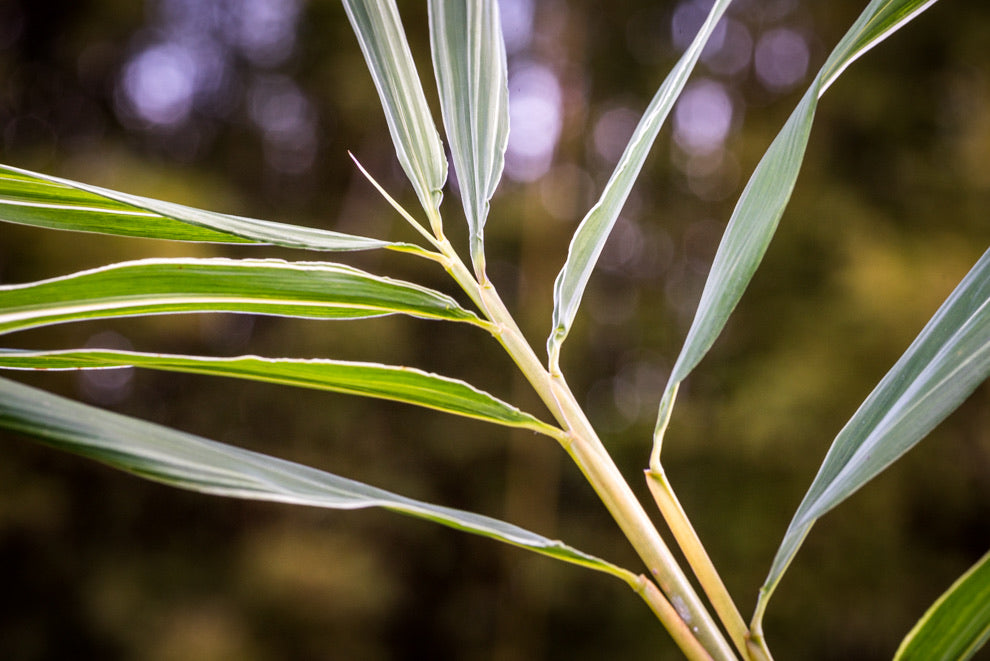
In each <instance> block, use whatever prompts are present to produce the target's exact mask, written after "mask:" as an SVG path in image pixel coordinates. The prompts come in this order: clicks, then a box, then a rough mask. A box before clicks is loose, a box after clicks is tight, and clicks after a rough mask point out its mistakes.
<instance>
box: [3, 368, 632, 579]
mask: <svg viewBox="0 0 990 661" xmlns="http://www.w3.org/2000/svg"><path fill="white" fill-rule="evenodd" d="M0 428H7V429H11V430H14V431H17V432H21V433H23V434H27V435H29V436H33V437H36V438H37V439H38V440H40V441H41V442H43V443H45V444H47V445H50V446H53V447H56V448H59V449H62V450H66V451H69V452H74V453H76V454H80V455H83V456H85V457H89V458H91V459H95V460H97V461H100V462H103V463H105V464H109V465H110V466H113V467H115V468H119V469H121V470H124V471H127V472H130V473H134V474H136V475H139V476H141V477H144V478H147V479H151V480H155V481H157V482H162V483H165V484H168V485H171V486H174V487H179V488H182V489H188V490H191V491H199V492H202V493H209V494H214V495H218V496H229V497H234V498H244V499H250V500H263V501H272V502H281V503H291V504H296V505H307V506H311V507H325V508H330V509H361V508H367V507H383V508H385V509H389V510H392V511H394V512H398V513H400V514H406V515H409V516H413V517H417V518H420V519H426V520H429V521H433V522H435V523H439V524H441V525H444V526H447V527H450V528H454V529H457V530H463V531H465V532H470V533H473V534H476V535H481V536H483V537H488V538H490V539H495V540H498V541H500V542H505V543H507V544H511V545H513V546H518V547H521V548H525V549H528V550H530V551H534V552H536V553H540V554H542V555H546V556H549V557H551V558H555V559H557V560H562V561H564V562H569V563H572V564H576V565H580V566H582V567H587V568H589V569H594V570H596V571H601V572H604V573H607V574H610V575H612V576H615V577H617V578H619V579H621V580H623V581H625V582H626V583H628V584H630V585H633V586H635V585H637V584H638V581H637V578H636V577H635V576H634V575H633V574H632V573H631V572H629V571H627V570H625V569H622V568H620V567H616V566H615V565H613V564H611V563H608V562H605V561H604V560H601V559H599V558H596V557H594V556H591V555H588V554H586V553H583V552H581V551H578V550H577V549H574V548H572V547H570V546H567V545H566V544H564V543H562V542H559V541H556V540H551V539H547V538H546V537H543V536H541V535H538V534H536V533H533V532H530V531H528V530H525V529H523V528H520V527H518V526H515V525H513V524H511V523H506V522H504V521H500V520H498V519H493V518H490V517H487V516H483V515H481V514H475V513H473V512H464V511H461V510H456V509H452V508H449V507H442V506H440V505H433V504H431V503H425V502H422V501H418V500H413V499H412V498H406V497H404V496H400V495H398V494H395V493H391V492H389V491H385V490H383V489H378V488H375V487H372V486H369V485H367V484H363V483H361V482H356V481H354V480H349V479H346V478H343V477H340V476H337V475H333V474H331V473H326V472H324V471H320V470H316V469H314V468H310V467H308V466H302V465H300V464H295V463H292V462H288V461H284V460H281V459H276V458H274V457H270V456H267V455H263V454H260V453H257V452H250V451H248V450H242V449H240V448H236V447H233V446H230V445H225V444H222V443H217V442H214V441H209V440H206V439H204V438H200V437H197V436H193V435H191V434H185V433H182V432H179V431H175V430H172V429H169V428H167V427H162V426H159V425H155V424H151V423H148V422H145V421H142V420H137V419H135V418H129V417H127V416H123V415H119V414H117V413H111V412H109V411H104V410H102V409H98V408H95V407H92V406H86V405H83V404H80V403H78V402H73V401H71V400H68V399H65V398H62V397H57V396H55V395H53V394H51V393H48V392H45V391H43V390H38V389H36V388H31V387H28V386H25V385H22V384H19V383H16V382H13V381H8V380H7V379H0Z"/></svg>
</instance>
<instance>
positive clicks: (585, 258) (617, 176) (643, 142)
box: [547, 0, 730, 371]
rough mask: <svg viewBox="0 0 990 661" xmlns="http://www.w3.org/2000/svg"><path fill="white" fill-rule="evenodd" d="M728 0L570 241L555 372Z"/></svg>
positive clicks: (552, 339)
mask: <svg viewBox="0 0 990 661" xmlns="http://www.w3.org/2000/svg"><path fill="white" fill-rule="evenodd" d="M729 2H730V0H716V2H714V3H713V4H712V7H711V9H710V10H709V13H708V17H707V18H706V19H705V22H704V24H702V26H701V28H700V29H699V31H698V34H697V35H696V36H695V38H694V40H693V41H692V42H691V44H690V45H689V46H688V48H687V50H686V51H684V54H683V55H681V58H680V60H678V62H677V64H676V65H675V66H674V68H673V69H672V70H671V71H670V73H669V74H668V75H667V77H666V78H665V79H664V81H663V83H662V84H661V85H660V88H659V89H658V90H657V92H656V94H655V95H654V97H653V99H652V100H651V101H650V105H649V106H648V107H647V108H646V111H645V112H644V113H643V117H642V118H641V119H640V121H639V124H638V125H637V126H636V130H635V131H634V132H633V135H632V137H631V138H630V139H629V143H628V144H627V145H626V148H625V150H624V151H623V153H622V156H621V157H620V158H619V162H618V163H617V164H616V166H615V170H614V171H613V172H612V176H611V177H610V178H609V180H608V183H607V184H606V185H605V189H604V190H603V191H602V194H601V197H600V198H599V199H598V201H597V202H596V203H595V205H594V206H593V207H592V208H591V210H590V211H588V213H587V215H585V217H584V219H582V220H581V223H580V224H579V225H578V228H577V230H576V231H575V233H574V236H573V238H572V239H571V243H570V245H569V246H568V249H567V259H566V261H565V262H564V266H563V268H561V270H560V273H558V274H557V279H556V280H555V281H554V295H553V299H554V307H553V321H552V326H553V328H552V330H551V332H550V336H549V338H547V354H548V356H549V362H550V367H551V371H558V363H559V354H560V347H561V345H562V344H563V342H564V340H565V339H566V337H567V334H568V332H569V331H570V328H571V325H572V324H573V323H574V318H575V316H576V315H577V309H578V307H579V306H580V304H581V299H582V297H583V296H584V290H585V288H586V287H587V285H588V281H589V280H590V279H591V273H592V271H594V268H595V265H596V264H597V263H598V257H599V256H600V255H601V252H602V250H603V249H604V247H605V242H606V241H607V240H608V237H609V234H610V233H611V231H612V228H613V227H614V226H615V222H616V220H618V217H619V214H620V213H621V211H622V207H623V205H625V202H626V199H627V198H628V197H629V193H630V191H631V190H632V187H633V184H635V182H636V178H637V177H638V176H639V173H640V171H641V170H642V168H643V164H644V163H645V161H646V157H647V156H648V155H649V153H650V148H651V147H652V146H653V143H654V141H655V140H656V137H657V135H658V134H659V133H660V129H661V127H662V126H663V122H664V120H666V118H667V115H668V114H669V113H670V110H671V109H672V108H673V106H674V103H675V102H676V101H677V97H678V96H679V95H680V93H681V90H683V89H684V85H685V84H686V83H687V80H688V77H689V76H690V75H691V72H692V71H693V70H694V65H695V64H696V63H697V61H698V58H699V57H701V52H702V51H703V50H704V47H705V44H707V43H708V39H709V38H710V37H711V34H712V32H713V31H714V30H715V26H716V25H717V24H718V21H719V19H720V18H721V17H722V14H724V13H725V10H726V9H727V8H728V6H729Z"/></svg>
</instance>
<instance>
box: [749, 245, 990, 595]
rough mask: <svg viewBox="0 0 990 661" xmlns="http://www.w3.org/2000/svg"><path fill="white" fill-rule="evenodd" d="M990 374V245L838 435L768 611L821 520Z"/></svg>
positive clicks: (794, 523) (766, 591)
mask: <svg viewBox="0 0 990 661" xmlns="http://www.w3.org/2000/svg"><path fill="white" fill-rule="evenodd" d="M988 375H990V250H988V251H987V252H986V253H984V254H983V257H981V258H980V260H979V261H978V262H977V263H976V265H975V266H974V267H973V269H972V270H971V271H970V272H969V273H968V274H967V275H966V277H965V278H963V280H962V282H960V283H959V286H958V287H956V289H955V291H953V292H952V294H951V295H950V296H949V298H948V299H946V301H945V303H943V304H942V307H940V308H939V310H938V312H936V313H935V316H934V317H932V319H931V321H929V322H928V324H927V325H926V326H925V328H924V329H923V330H922V331H921V333H920V334H919V335H918V337H917V338H916V339H915V340H914V342H912V343H911V346H910V347H908V349H907V351H905V352H904V355H903V356H901V358H900V359H899V360H898V361H897V363H896V364H895V365H894V366H893V367H892V368H891V369H890V371H889V372H887V374H886V376H884V378H883V380H881V381H880V383H879V384H878V385H877V387H876V388H875V389H874V390H873V392H872V393H870V396H869V397H867V398H866V401H864V402H863V404H862V405H861V406H860V407H859V410H857V411H856V413H855V414H854V415H853V417H852V418H851V419H850V420H849V422H848V423H846V426H845V427H843V428H842V430H841V431H840V432H839V434H838V436H836V438H835V440H834V441H833V442H832V447H831V448H830V449H829V451H828V454H827V455H826V456H825V460H824V462H823V463H822V466H821V468H820V469H819V471H818V475H816V476H815V479H814V481H813V482H812V483H811V487H810V488H809V489H808V493H807V494H806V495H805V497H804V500H803V501H801V504H800V506H798V509H797V512H795V514H794V518H793V519H792V520H791V524H790V526H789V527H788V529H787V532H786V534H785V535H784V540H783V541H782V542H781V544H780V548H779V549H778V551H777V556H776V557H775V558H774V561H773V566H772V567H771V569H770V574H769V575H768V576H767V579H766V582H765V583H764V585H763V589H762V590H761V596H760V601H761V604H760V605H759V606H758V609H759V610H758V612H762V608H763V607H764V606H765V602H766V601H767V600H768V599H769V598H770V595H771V594H772V593H773V590H774V588H775V587H776V586H777V583H778V582H779V581H780V577H781V576H782V575H783V573H784V571H785V570H786V569H787V566H788V565H789V564H790V562H791V560H792V559H793V557H794V554H795V553H797V550H798V548H799V547H800V546H801V543H802V542H803V541H804V538H805V536H806V535H807V534H808V531H809V530H810V529H811V526H812V525H813V524H814V523H815V521H816V520H817V519H818V518H819V517H821V516H822V515H823V514H825V513H826V512H828V511H829V510H830V509H832V508H833V507H835V506H836V505H838V504H839V503H840V502H842V501H843V500H845V499H846V498H848V497H849V496H850V495H851V494H852V493H853V492H854V491H856V490H857V489H859V488H860V487H861V486H863V485H864V484H866V482H868V481H869V480H871V479H872V478H873V477H875V476H876V475H877V474H878V473H880V472H881V471H882V470H884V469H885V468H887V467H888V466H889V465H890V464H892V463H893V462H894V461H895V460H897V459H898V458H899V457H900V456H901V455H903V454H904V453H905V452H907V451H908V450H910V449H911V448H912V447H914V445H915V444H916V443H918V441H920V440H921V439H922V438H924V437H925V436H926V435H927V434H928V433H929V432H930V431H931V430H932V429H934V428H935V427H936V426H937V425H938V424H939V423H940V422H941V421H942V420H944V419H945V418H946V416H948V415H949V414H950V413H952V411H954V410H955V409H956V408H957V407H958V406H959V405H960V404H962V402H963V401H964V400H965V399H966V398H967V397H968V396H969V395H970V393H972V392H973V390H975V389H976V387H977V386H978V385H979V384H980V383H982V382H983V381H984V380H985V379H986V378H987V376H988Z"/></svg>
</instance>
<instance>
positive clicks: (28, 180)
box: [0, 165, 421, 251]
mask: <svg viewBox="0 0 990 661" xmlns="http://www.w3.org/2000/svg"><path fill="white" fill-rule="evenodd" d="M0 220H2V221H6V222H10V223H19V224H22V225H34V226H36V227H47V228H49V229H58V230H73V231H77V232H97V233H100V234H115V235H118V236H134V237H142V238H150V239H170V240H174V241H208V242H213V243H260V244H270V245H278V246H284V247H288V248H304V249H307V250H320V251H347V250H371V249H374V248H394V249H398V250H407V251H419V250H421V249H420V248H418V247H416V246H412V245H409V244H401V243H389V242H388V241H379V240H377V239H369V238H366V237H363V236H353V235H350V234H341V233H339V232H329V231H326V230H320V229H315V228H312V227H302V226H300V225H288V224H285V223H273V222H271V221H266V220H255V219H253V218H243V217H240V216H231V215H229V214H223V213H214V212H212V211H203V210H202V209H194V208H192V207H187V206H183V205H181V204H173V203H172V202H163V201H161V200H153V199H151V198H147V197H140V196H138V195H130V194H128V193H121V192H119V191H114V190H110V189H108V188H100V187H99V186H91V185H89V184H84V183H81V182H78V181H71V180H69V179H61V178H59V177H52V176H50V175H46V174H40V173H37V172H31V171H29V170H22V169H20V168H15V167H12V166H9V165H0Z"/></svg>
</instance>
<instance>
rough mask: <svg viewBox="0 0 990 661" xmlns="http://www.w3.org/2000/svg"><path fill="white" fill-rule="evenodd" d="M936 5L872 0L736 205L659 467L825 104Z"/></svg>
mask: <svg viewBox="0 0 990 661" xmlns="http://www.w3.org/2000/svg"><path fill="white" fill-rule="evenodd" d="M934 2H935V0H872V1H871V2H870V4H869V5H868V6H867V7H866V9H864V10H863V12H862V13H861V14H860V16H859V18H858V19H857V20H856V22H855V23H854V24H853V26H852V27H851V28H850V29H849V30H848V31H847V32H846V34H845V36H844V37H843V38H842V40H841V41H840V42H839V44H838V45H837V46H836V47H835V49H833V51H832V53H831V54H830V55H829V58H828V59H827V61H826V62H825V64H824V65H823V66H822V68H821V69H820V70H819V72H818V74H817V75H816V76H815V79H814V81H812V83H811V85H810V86H809V88H808V91H807V92H806V93H805V95H804V96H803V97H802V99H801V101H800V103H799V104H798V106H797V107H796V108H795V109H794V112H793V113H792V114H791V116H790V117H789V118H788V120H787V122H786V123H785V125H784V127H783V129H781V131H780V133H779V134H778V135H777V137H776V138H775V139H774V141H773V143H772V144H771V145H770V148H769V149H768V150H767V152H766V153H765V154H764V156H763V158H762V159H761V160H760V163H759V165H757V167H756V170H755V171H754V172H753V175H752V176H751V177H750V180H749V182H748V183H747V185H746V187H745V189H744V190H743V192H742V194H741V195H740V197H739V201H738V202H737V203H736V207H735V209H734V210H733V212H732V216H731V218H730V219H729V223H728V225H727V227H726V229H725V233H724V234H723V236H722V241H721V242H720V244H719V247H718V251H717V253H716V255H715V259H714V261H713V263H712V268H711V271H710V272H709V274H708V279H707V280H706V282H705V287H704V290H703V292H702V295H701V300H700V301H699V303H698V309H697V311H696V312H695V316H694V319H693V321H692V323H691V328H690V329H689V330H688V334H687V337H686V338H685V340H684V345H683V347H682V349H681V352H680V354H679V355H678V357H677V361H676V362H675V364H674V368H673V370H672V371H671V375H670V378H669V379H668V382H667V386H666V388H665V389H664V393H663V396H662V397H661V403H660V410H659V413H658V415H657V423H656V427H655V430H654V447H653V452H652V454H651V460H650V461H651V464H654V465H659V461H660V448H661V443H662V440H663V434H664V431H665V430H666V427H667V423H668V421H669V418H670V414H671V411H672V408H673V402H674V398H675V396H676V392H677V387H678V385H679V384H680V382H681V381H683V380H684V378H686V377H687V375H688V374H689V373H690V372H691V371H692V370H693V369H694V368H695V367H696V366H697V365H698V363H699V362H700V361H701V359H702V358H703V357H704V356H705V354H707V353H708V350H709V349H710V348H711V347H712V345H713V344H714V343H715V340H716V338H717V337H718V335H719V334H720V333H721V331H722V329H723V328H724V327H725V323H726V322H727V321H728V318H729V316H730V315H731V314H732V311H733V310H734V309H735V307H736V305H737V304H738V303H739V300H740V299H741V298H742V295H743V293H744V291H745V290H746V287H747V286H748V285H749V282H750V280H751V279H752V277H753V274H754V273H755V272H756V269H757V267H758V266H759V264H760V262H761V261H762V259H763V255H764V254H765V253H766V250H767V247H768V246H769V245H770V241H771V239H772V238H773V235H774V232H775V231H776V229H777V225H778V223H779V221H780V218H781V216H783V213H784V209H785V207H786V206H787V202H788V201H789V200H790V196H791V192H792V191H793V190H794V185H795V183H796V182H797V177H798V174H799V172H800V168H801V164H802V161H803V160H804V153H805V149H806V147H807V144H808V139H809V136H810V134H811V126H812V123H813V121H814V117H815V111H816V109H817V107H818V100H819V99H820V98H821V95H822V94H824V92H825V90H826V89H827V88H828V87H829V86H830V85H831V84H832V83H833V82H834V81H835V79H836V77H837V76H838V75H839V74H841V73H842V72H843V71H844V70H845V69H846V68H847V67H848V66H849V65H850V64H852V62H854V61H855V60H856V59H858V58H859V57H860V56H861V55H863V54H864V53H865V52H867V51H868V50H869V49H870V48H872V47H873V46H875V45H876V44H878V43H880V42H881V41H882V40H883V39H885V38H887V37H888V36H890V35H891V34H893V33H894V32H895V31H896V30H898V29H899V28H901V27H903V25H905V24H906V23H907V22H908V21H910V20H912V19H913V18H915V17H916V16H917V15H919V14H920V13H921V12H922V11H924V10H925V9H927V8H928V7H930V6H931V5H932V4H934Z"/></svg>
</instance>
